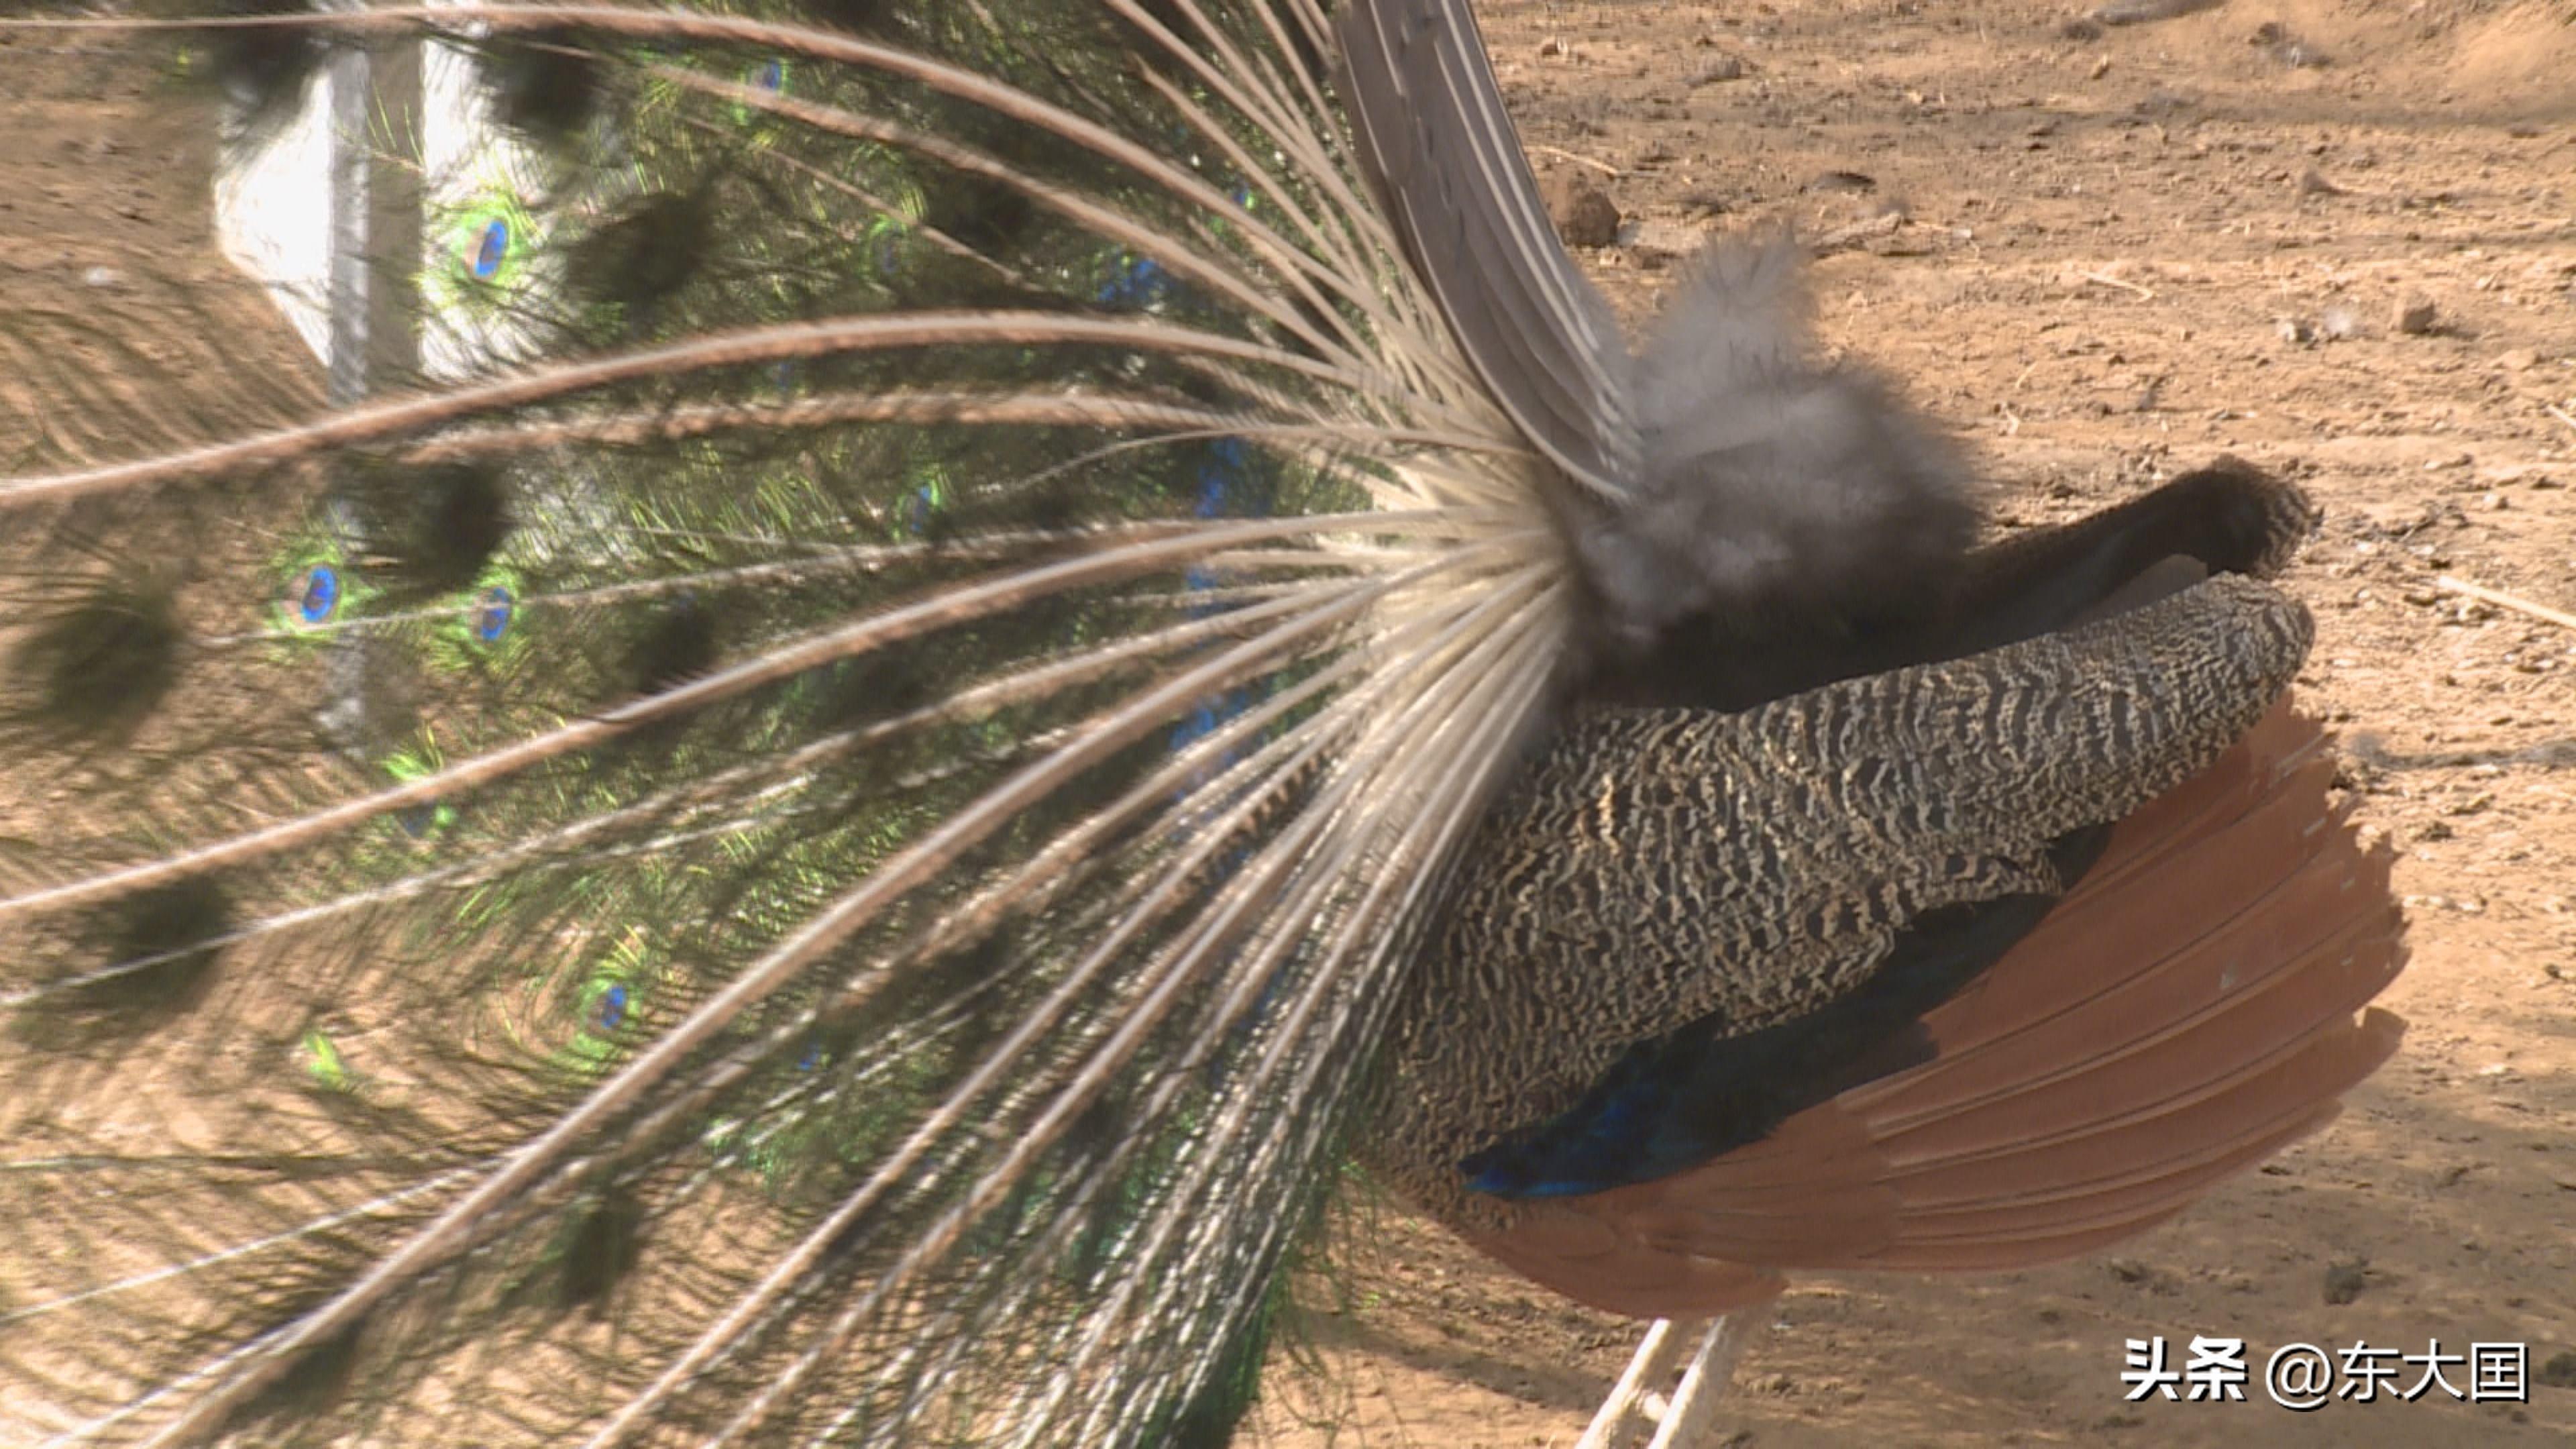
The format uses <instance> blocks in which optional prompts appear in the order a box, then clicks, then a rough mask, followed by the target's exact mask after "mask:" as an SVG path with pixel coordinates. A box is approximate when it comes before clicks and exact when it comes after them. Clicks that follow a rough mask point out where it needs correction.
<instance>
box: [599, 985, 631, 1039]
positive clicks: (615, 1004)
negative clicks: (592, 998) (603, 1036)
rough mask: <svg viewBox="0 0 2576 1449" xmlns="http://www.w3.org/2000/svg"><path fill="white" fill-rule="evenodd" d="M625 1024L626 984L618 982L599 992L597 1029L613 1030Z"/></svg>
mask: <svg viewBox="0 0 2576 1449" xmlns="http://www.w3.org/2000/svg"><path fill="white" fill-rule="evenodd" d="M625 1024H626V984H625V983H624V982H619V983H618V984H617V985H615V986H611V987H609V988H608V989H607V990H606V991H603V992H601V993H600V994H599V1029H600V1030H602V1031H615V1030H617V1029H618V1028H619V1027H621V1026H624V1025H625Z"/></svg>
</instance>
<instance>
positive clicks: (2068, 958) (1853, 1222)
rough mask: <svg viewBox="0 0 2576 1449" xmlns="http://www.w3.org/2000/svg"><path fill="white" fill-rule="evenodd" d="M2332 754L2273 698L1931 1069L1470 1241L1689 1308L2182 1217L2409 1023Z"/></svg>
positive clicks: (2379, 849) (1590, 1284) (1612, 1291)
mask: <svg viewBox="0 0 2576 1449" xmlns="http://www.w3.org/2000/svg"><path fill="white" fill-rule="evenodd" d="M2319 746H2320V736H2319V731H2318V727H2317V725H2316V724H2315V722H2314V721H2312V720H2309V719H2306V718H2303V717H2300V716H2298V715H2296V714H2294V713H2292V712H2291V711H2290V710H2289V708H2288V707H2287V706H2286V705H2283V706H2276V707H2275V708H2274V710H2273V711H2272V713H2271V714H2270V715H2269V716H2267V717H2266V718H2265V719H2264V721H2263V723H2262V724H2261V725H2260V726H2258V727H2257V728H2256V729H2255V730H2254V731H2252V732H2251V733H2250V734H2248V735H2247V736H2246V738H2245V739H2243V740H2242V741H2241V742H2239V743H2238V744H2237V745H2236V746H2235V747H2233V748H2232V749H2230V750H2229V751H2227V753H2226V754H2225V755H2223V756H2222V757H2221V758H2220V759H2219V760H2218V761H2217V762H2216V763H2215V764H2213V765H2211V766H2210V767H2209V768H2208V769H2206V770H2204V771H2203V772H2201V773H2200V774H2198V775H2196V776H2194V777H2193V778H2192V779H2190V780H2189V781H2187V782H2185V783H2184V784H2182V785H2181V786H2179V787H2176V788H2175V789H2173V790H2171V791H2168V792H2167V793H2166V794H2164V795H2162V796H2160V797H2158V798H2157V799H2156V800H2154V801H2152V802H2151V803H2149V804H2148V805H2146V806H2144V807H2143V808H2141V809H2139V810H2138V811H2136V812H2135V813H2134V814H2132V815H2131V816H2129V817H2128V818H2127V819H2126V820H2124V821H2122V822H2121V824H2120V825H2119V827H2118V828H2117V830H2116V831H2115V832H2114V833H2113V837H2112V842H2111V844H2110V846H2109V847H2108V848H2107V850H2106V851H2105V853H2104V855H2103V857H2102V859H2101V860H2100V861H2099V863H2098V864H2097V865H2096V866H2095V867H2094V869H2093V870H2092V871H2091V872H2089V873H2088V874H2087V876H2086V877H2085V879H2084V880H2083V881H2082V882H2081V883H2079V884H2078V885H2077V887H2076V888H2075V889H2074V890H2073V891H2071V892H2070V893H2069V894H2068V896H2067V897H2066V898H2065V900H2063V901H2062V902H2061V903H2060V904H2059V905H2058V906H2057V907H2056V909H2055V910H2053V911H2052V912H2051V913H2050V914H2049V915H2048V917H2047V918H2046V919H2045V920H2044V921H2043V922H2042V923H2041V925H2040V926H2039V927H2038V928H2037V929H2035V930H2034V931H2032V932H2031V933H2030V934H2029V935H2028V936H2027V937H2025V938H2024V939H2023V940H2022V941H2021V942H2020V943H2019V944H2018V945H2016V946H2015V947H2014V948H2013V949H2012V950H2010V951H2009V952H2007V953H2006V954H2005V955H2004V956H2003V957H2002V958H2001V959H2000V960H1999V961H1997V962H1996V963H1995V964H1994V966H1992V967H1991V968H1989V969H1988V970H1987V971H1986V972H1985V974H1984V975H1982V976H1981V977H1980V978H1979V979H1978V980H1977V981H1976V982H1975V983H1974V984H1973V985H1972V986H1970V987H1969V988H1968V989H1967V990H1965V991H1963V992H1961V993H1960V994H1959V995H1958V996H1956V997H1954V998H1952V999H1951V1000H1950V1001H1948V1002H1947V1003H1945V1004H1943V1005H1942V1006H1940V1007H1939V1008H1937V1009H1935V1010H1934V1011H1933V1012H1931V1013H1930V1014H1929V1015H1928V1016H1927V1017H1926V1018H1925V1022H1924V1024H1925V1027H1926V1030H1927V1032H1928V1034H1929V1036H1930V1038H1931V1040H1932V1041H1933V1043H1934V1044H1935V1047H1936V1055H1934V1057H1933V1058H1932V1059H1931V1060H1929V1061H1927V1062H1924V1063H1922V1064H1920V1065H1917V1066H1914V1067H1910V1068H1907V1069H1905V1070H1902V1071H1898V1072H1896V1073H1894V1074H1892V1075H1889V1076H1887V1077H1884V1078H1881V1079H1879V1080H1877V1081H1873V1082H1870V1083H1868V1084H1866V1085H1864V1086H1861V1087H1858V1088H1855V1089H1852V1090H1850V1091H1847V1092H1844V1093H1842V1094H1841V1095H1839V1096H1837V1097H1836V1098H1834V1099H1833V1100H1831V1101H1829V1102H1826V1103H1823V1104H1820V1105H1818V1106H1816V1107H1812V1108H1809V1109H1808V1110H1806V1111H1804V1112H1802V1113H1800V1114H1798V1115H1797V1116H1794V1117H1792V1118H1790V1119H1789V1120H1788V1121H1786V1122H1785V1123H1783V1124H1782V1125H1781V1127H1780V1128H1779V1129H1778V1130H1777V1131H1776V1132H1775V1133H1774V1134H1773V1135H1772V1136H1770V1137H1769V1138H1767V1139H1765V1140H1764V1141H1762V1142H1760V1143H1757V1144H1755V1145H1753V1146H1749V1147H1746V1148H1742V1149H1739V1150H1737V1151H1735V1152H1731V1153H1728V1154H1726V1155H1724V1156H1722V1157H1719V1158H1717V1159H1715V1160H1713V1161H1711V1162H1708V1163H1706V1164H1703V1165H1701V1166H1699V1167H1697V1168H1694V1169H1691V1170H1689V1171H1687V1172H1684V1173H1681V1174H1678V1175H1676V1176H1673V1177H1670V1178H1666V1179H1662V1180H1659V1181H1656V1182H1651V1183H1643V1184H1638V1185H1635V1186H1630V1187H1623V1188H1617V1189H1613V1190H1611V1191H1608V1192H1602V1193H1596V1194H1592V1195H1589V1196H1584V1197H1575V1198H1563V1199H1554V1200H1547V1201H1541V1202H1536V1203H1531V1204H1526V1205H1524V1211H1523V1212H1522V1213H1521V1214H1520V1216H1519V1217H1518V1219H1517V1221H1516V1222H1514V1223H1513V1224H1512V1225H1511V1226H1510V1227H1509V1228H1508V1229H1507V1230H1505V1231H1502V1232H1497V1233H1471V1234H1470V1236H1471V1237H1473V1238H1474V1239H1475V1240H1476V1241H1477V1242H1478V1245H1479V1246H1480V1247H1482V1248H1484V1249H1485V1250H1486V1251H1488V1252H1491V1253H1492V1254H1494V1255H1495V1256H1496V1257H1498V1258H1500V1259H1502V1260H1503V1261H1505V1262H1506V1263H1509V1264H1510V1265H1511V1266H1513V1267H1514V1268H1515V1269H1517V1270H1519V1271H1520V1272H1522V1273H1524V1274H1526V1275H1528V1276H1530V1277H1533V1278H1535V1279H1537V1280H1538V1281H1540V1282H1542V1283H1544V1284H1546V1285H1548V1286H1550V1287H1552V1288H1555V1289H1556V1290H1557V1291H1559V1292H1562V1293H1565V1294H1567V1295H1568V1296H1570V1297H1573V1298H1576V1299H1579V1300H1582V1301H1584V1302H1587V1303H1591V1304H1593V1305H1595V1306H1597V1307H1601V1308H1605V1309H1609V1310H1612V1311H1616V1312H1623V1313H1632V1314H1637V1315H1641V1316H1654V1317H1677V1316H1687V1315H1695V1314H1702V1313H1710V1312H1719V1311H1724V1310H1727V1309H1729V1308H1733V1307H1737V1306H1741V1305H1742V1304H1744V1303H1747V1302H1751V1301H1757V1300H1759V1299H1760V1298H1762V1297H1765V1296H1767V1295H1768V1294H1769V1293H1771V1292H1775V1291H1777V1289H1778V1287H1779V1285H1780V1284H1781V1283H1782V1282H1783V1281H1784V1280H1783V1278H1782V1277H1781V1276H1780V1275H1781V1274H1782V1273H1783V1272H1784V1271H1787V1270H1796V1269H1906V1270H1997V1269H2010V1268H2019V1267H2026V1266H2029V1265H2032V1264H2036V1263H2043V1262H2048V1261H2051V1260H2054V1259H2058V1258H2063V1257H2067V1256H2071V1255H2074V1254H2079V1253H2082V1252H2086V1251H2090V1250H2093V1249H2097V1248H2099V1247H2101V1246H2104V1245H2106V1244H2108V1243H2112V1242H2116V1241H2118V1240H2119V1239H2121V1238H2124V1237H2127V1236H2129V1235H2131V1234H2133V1233H2136V1232H2139V1231H2142V1230H2144V1229H2146V1228H2148V1227H2151V1226H2153V1225H2155V1224H2156V1223H2159V1222H2162V1221H2164V1220H2165V1219H2167V1218H2170V1217H2172V1216H2173V1215H2174V1214H2176V1213H2178V1212H2180V1211H2182V1210H2183V1209H2184V1208H2185V1207H2187V1206H2189V1205H2190V1204H2191V1203H2192V1202H2193V1201H2194V1200H2196V1199H2197V1198H2198V1197H2200V1196H2201V1195H2202V1194H2203V1193H2205V1192H2207V1191H2208V1190H2209V1189H2210V1188H2211V1187H2212V1186H2214V1185H2215V1184H2216V1183H2218V1182H2220V1181H2222V1180H2224V1179H2225V1178H2226V1177H2228V1176H2230V1175H2231V1174H2233V1173H2236V1172H2239V1171H2242V1170H2244V1169H2246V1168H2248V1167H2250V1166H2252V1165H2253V1164H2255V1163H2257V1162H2259V1161H2261V1160H2262V1159H2263V1158H2265V1157H2267V1156H2269V1155H2270V1154H2271V1153H2273V1152H2275V1151H2277V1150H2279V1149H2280V1148H2281V1147H2282V1146H2283V1145H2285V1144H2287V1143H2289V1142H2291V1141H2293V1140H2295V1139H2297V1138H2299V1137H2301V1136H2304V1135H2306V1134H2307V1133H2309V1132H2313V1131H2315V1130H2316V1129H2317V1128H2319V1127H2322V1126H2323V1125H2325V1124H2326V1123H2327V1122H2328V1121H2330V1120H2332V1118H2333V1117H2334V1115H2335V1113H2336V1111H2337V1107H2338V1099H2339V1098H2340V1097H2341V1096H2342V1094H2343V1093H2345V1092H2347V1091H2349V1090H2350V1089H2351V1088H2352V1087H2353V1086H2354V1085H2355V1084H2356V1083H2358V1082H2359V1081H2361V1080H2362V1079H2363V1078H2364V1077H2366V1076H2368V1075H2369V1074H2370V1072H2371V1071H2372V1070H2374V1069H2375V1068H2376V1067H2377V1066H2378V1065H2379V1064H2380V1063H2381V1062H2382V1061H2384V1060H2386V1058H2387V1057H2388V1055H2389V1054H2390V1053H2391V1052H2392V1051H2394V1050H2395V1049H2396V1045H2397V1041H2398V1037H2399V1035H2400V1034H2401V1032H2402V1030H2403V1023H2402V1022H2400V1021H2399V1019H2398V1018H2397V1017H2395V1016H2393V1015H2391V1014H2390V1013H2388V1012H2386V1011H2382V1010H2378V1009H2365V1008H2366V1007H2367V1003H2368V1002H2369V1001H2370V1000H2371V999H2372V998H2373V997H2374V996H2376V995H2377V994H2378V993H2379V992H2380V991H2381V990H2382V989H2383V988H2384V987H2386V986H2387V984H2388V983H2389V982H2390V981H2391V980H2392V979H2393V978H2394V977H2395V976H2396V974H2397V972H2398V971H2399V969H2400V968H2401V967H2402V966H2403V964H2404V961H2405V956H2406V950H2405V944H2404V928H2403V923H2402V920H2401V918H2400V915H2399V913H2398V910H2397V908H2396V905H2395V904H2394V902H2393V900H2392V899H2391V897H2390V894H2389V887H2388V869H2389V859H2390V856H2389V851H2388V849H2387V848H2386V846H2385V845H2384V843H2383V844H2381V845H2378V846H2375V847H2365V846H2364V844H2363V843H2362V841H2361V839H2360V836H2359V833H2358V832H2357V831H2356V830H2355V829H2354V827H2353V826H2352V824H2351V822H2350V821H2349V820H2347V819H2346V818H2345V815H2344V812H2343V811H2342V810H2341V809H2339V808H2338V807H2337V806H2335V805H2334V804H2332V803H2330V802H2329V799H2328V787H2329V784H2330V781H2331V778H2332V768H2331V764H2330V762H2329V761H2328V759H2327V757H2326V756H2325V755H2324V753H2323V752H2322V750H2321V749H2320V748H2319ZM2356 1012H2359V1013H2360V1014H2359V1015H2358V1016H2356V1014H2355V1013H2356Z"/></svg>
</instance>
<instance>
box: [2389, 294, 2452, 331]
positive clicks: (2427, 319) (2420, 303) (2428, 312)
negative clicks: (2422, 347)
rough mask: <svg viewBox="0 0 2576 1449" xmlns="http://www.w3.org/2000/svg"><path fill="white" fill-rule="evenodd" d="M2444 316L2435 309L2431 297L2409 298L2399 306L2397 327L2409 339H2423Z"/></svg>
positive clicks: (2396, 316)
mask: <svg viewBox="0 0 2576 1449" xmlns="http://www.w3.org/2000/svg"><path fill="white" fill-rule="evenodd" d="M2441 316H2442V314H2441V313H2440V312H2438V311H2436V310H2435V309H2434V306H2433V299H2432V298H2430V297H2409V298H2407V299H2406V300H2404V301H2402V302H2400V303H2398V304H2397V310H2396V314H2395V326H2396V328H2397V330H2398V331H2400V332H2403V333H2405V334H2406V335H2407V336H2409V337H2422V336H2424V335H2425V334H2426V333H2429V332H2431V331H2432V330H2433V326H2434V324H2435V323H2437V322H2439V321H2440V320H2441Z"/></svg>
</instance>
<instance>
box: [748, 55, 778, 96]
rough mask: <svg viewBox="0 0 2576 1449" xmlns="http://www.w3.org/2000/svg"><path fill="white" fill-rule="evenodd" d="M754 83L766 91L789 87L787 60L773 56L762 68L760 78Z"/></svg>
mask: <svg viewBox="0 0 2576 1449" xmlns="http://www.w3.org/2000/svg"><path fill="white" fill-rule="evenodd" d="M752 84H754V85H756V86H759V87H760V88H761V89H762V90H765V91H783V90H785V89H787V62H785V61H783V60H779V59H777V58H775V57H772V58H771V59H770V61H769V63H768V64H766V65H763V66H762V67H761V68H760V78H759V79H758V80H756V81H754V82H752Z"/></svg>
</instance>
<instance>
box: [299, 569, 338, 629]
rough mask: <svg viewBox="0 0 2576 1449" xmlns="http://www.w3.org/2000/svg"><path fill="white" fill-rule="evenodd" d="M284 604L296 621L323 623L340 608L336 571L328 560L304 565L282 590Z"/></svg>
mask: <svg viewBox="0 0 2576 1449" xmlns="http://www.w3.org/2000/svg"><path fill="white" fill-rule="evenodd" d="M286 608H287V612H288V613H290V614H292V615H294V617H295V619H296V620H297V621H298V622H300V623H305V624H321V623H327V622H328V621H329V620H330V618H331V616H332V615H333V614H336V613H338V612H340V571H339V570H338V569H335V568H333V567H331V566H330V565H329V564H315V565H314V566H313V567H311V568H309V569H306V570H305V571H304V572H303V573H302V574H300V575H298V576H297V577H296V580H295V583H294V585H293V586H292V587H291V588H289V589H288V590H287V591H286Z"/></svg>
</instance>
